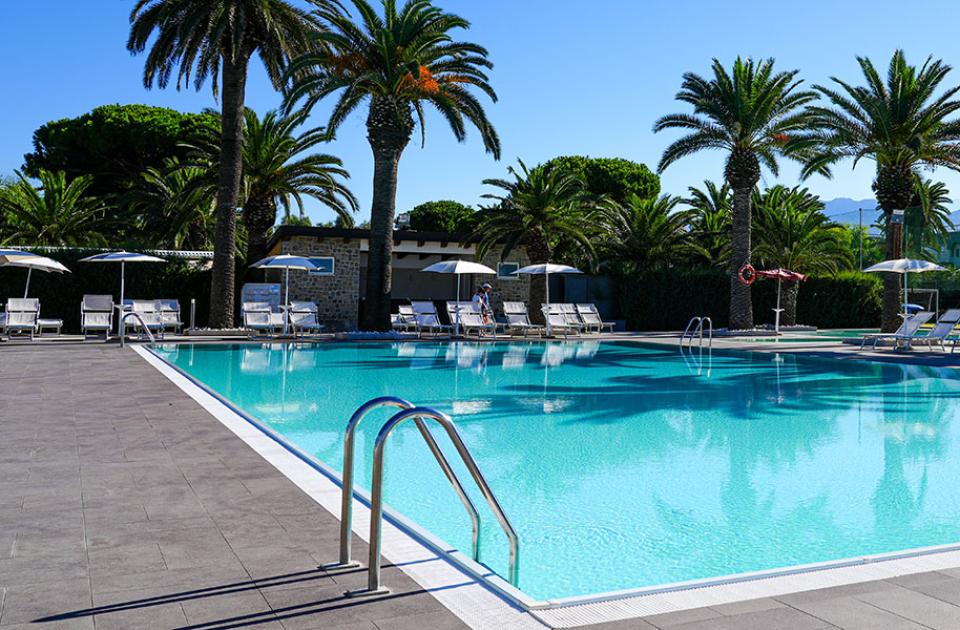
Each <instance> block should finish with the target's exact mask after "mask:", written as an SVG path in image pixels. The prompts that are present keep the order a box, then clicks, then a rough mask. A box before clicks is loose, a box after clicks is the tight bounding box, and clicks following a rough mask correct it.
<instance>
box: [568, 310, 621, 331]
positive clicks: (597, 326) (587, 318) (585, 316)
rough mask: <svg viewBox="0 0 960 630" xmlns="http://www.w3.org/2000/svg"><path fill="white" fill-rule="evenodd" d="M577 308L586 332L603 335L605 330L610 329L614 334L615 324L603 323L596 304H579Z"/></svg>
mask: <svg viewBox="0 0 960 630" xmlns="http://www.w3.org/2000/svg"><path fill="white" fill-rule="evenodd" d="M576 308H577V315H579V316H580V321H581V322H583V328H584V330H587V331H591V330H596V331H597V332H598V333H602V332H603V330H604V329H605V328H608V329H609V330H610V332H613V327H614V326H615V324H614V323H613V322H605V321H603V319H602V318H601V317H600V311H599V310H598V309H597V306H596V304H577V305H576Z"/></svg>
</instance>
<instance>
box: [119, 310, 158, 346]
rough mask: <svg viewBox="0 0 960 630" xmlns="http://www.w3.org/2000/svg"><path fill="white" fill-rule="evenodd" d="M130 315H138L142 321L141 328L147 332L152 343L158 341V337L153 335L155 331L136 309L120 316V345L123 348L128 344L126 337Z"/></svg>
mask: <svg viewBox="0 0 960 630" xmlns="http://www.w3.org/2000/svg"><path fill="white" fill-rule="evenodd" d="M128 317H136V318H137V319H138V320H139V321H140V330H142V331H143V332H145V333H147V338H148V339H150V344H151V345H153V344H155V343H157V338H156V337H154V336H153V333H152V332H151V331H150V329H149V328H148V327H147V322H145V321H143V317H141V316H140V313H137V312H136V311H130V312H129V313H124V314H123V316H122V317H120V324H119V326H118V328H119V330H120V347H121V348H123V347H124V346H125V345H126V338H127V327H126V322H127V318H128Z"/></svg>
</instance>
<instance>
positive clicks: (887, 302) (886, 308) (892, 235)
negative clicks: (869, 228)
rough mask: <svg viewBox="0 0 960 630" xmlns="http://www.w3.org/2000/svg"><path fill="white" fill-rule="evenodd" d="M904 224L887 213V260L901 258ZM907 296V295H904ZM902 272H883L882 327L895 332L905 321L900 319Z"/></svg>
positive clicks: (884, 330)
mask: <svg viewBox="0 0 960 630" xmlns="http://www.w3.org/2000/svg"><path fill="white" fill-rule="evenodd" d="M901 230H902V226H901V225H900V224H894V223H892V222H891V221H890V215H887V229H886V256H887V260H893V259H896V258H900V256H901V253H900V237H901ZM904 297H906V296H904ZM900 312H901V310H900V274H896V273H885V274H883V311H882V313H881V316H880V329H881V330H882V331H883V332H894V331H895V330H896V329H897V328H899V327H900V323H901V322H902V321H903V320H902V319H900Z"/></svg>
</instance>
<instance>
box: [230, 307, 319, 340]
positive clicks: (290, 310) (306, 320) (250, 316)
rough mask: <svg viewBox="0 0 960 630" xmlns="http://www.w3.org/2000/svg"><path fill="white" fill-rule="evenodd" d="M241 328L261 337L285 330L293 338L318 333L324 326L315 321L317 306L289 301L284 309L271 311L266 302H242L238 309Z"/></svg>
mask: <svg viewBox="0 0 960 630" xmlns="http://www.w3.org/2000/svg"><path fill="white" fill-rule="evenodd" d="M240 314H241V316H242V319H243V327H244V328H246V329H248V330H252V331H254V332H256V333H260V334H261V335H267V336H274V335H277V334H279V333H281V332H283V331H284V329H285V328H286V330H287V331H288V332H291V333H292V334H293V335H294V336H297V335H298V334H300V335H304V334H308V333H318V332H320V331H321V330H323V328H324V325H323V324H321V323H320V322H319V321H317V305H316V304H314V303H313V302H298V301H291V302H290V304H289V306H287V308H286V309H282V310H280V311H275V310H273V307H272V306H270V304H269V303H267V302H244V303H243V305H242V307H241V308H240Z"/></svg>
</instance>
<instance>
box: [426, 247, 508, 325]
mask: <svg viewBox="0 0 960 630" xmlns="http://www.w3.org/2000/svg"><path fill="white" fill-rule="evenodd" d="M420 271H426V272H429V273H455V274H457V303H458V304H459V302H460V276H461V275H462V274H465V273H468V274H469V273H478V274H484V275H496V273H497V272H496V271H494V270H493V269H491V268H490V267H487V266H486V265H481V264H480V263H477V262H470V261H469V260H460V259H457V260H443V261H440V262H438V263H433V264H432V265H430V266H428V267H424V268H423V269H421V270H420ZM455 320H456V321H455V322H454V330H453V334H454V335H459V334H460V309H459V308H458V309H457V313H456V318H455Z"/></svg>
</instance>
